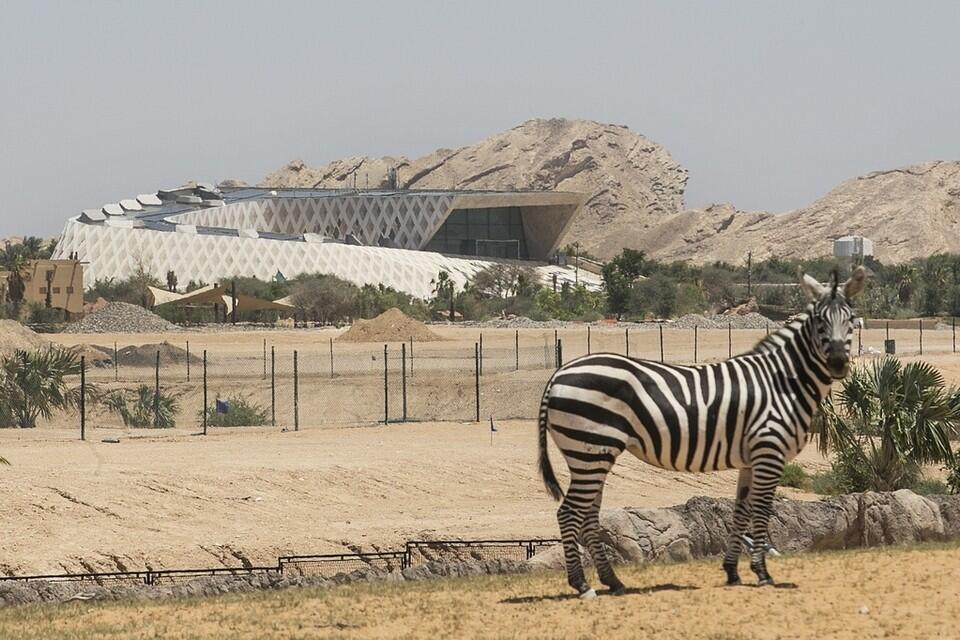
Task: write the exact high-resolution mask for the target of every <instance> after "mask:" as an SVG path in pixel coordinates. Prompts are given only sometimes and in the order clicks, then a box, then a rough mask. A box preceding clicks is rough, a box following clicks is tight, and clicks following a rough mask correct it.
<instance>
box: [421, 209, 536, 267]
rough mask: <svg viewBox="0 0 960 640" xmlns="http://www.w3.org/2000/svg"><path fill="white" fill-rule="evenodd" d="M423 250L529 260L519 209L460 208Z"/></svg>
mask: <svg viewBox="0 0 960 640" xmlns="http://www.w3.org/2000/svg"><path fill="white" fill-rule="evenodd" d="M424 248H425V249H426V250H427V251H437V252H439V253H452V254H456V255H463V256H485V257H489V258H513V259H527V258H529V257H530V256H529V253H528V252H527V240H526V237H525V236H524V234H523V219H522V216H521V212H520V208H519V207H495V208H491V209H458V210H456V211H454V212H452V213H451V214H450V217H449V218H447V220H446V222H444V223H443V226H441V227H440V229H439V230H438V231H437V233H436V234H435V235H434V236H433V238H432V239H431V240H430V242H429V243H427V246H426V247H424Z"/></svg>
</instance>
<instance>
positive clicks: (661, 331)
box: [657, 324, 663, 362]
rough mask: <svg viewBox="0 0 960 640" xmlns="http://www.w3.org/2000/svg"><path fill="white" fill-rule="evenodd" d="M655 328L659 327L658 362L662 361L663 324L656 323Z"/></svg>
mask: <svg viewBox="0 0 960 640" xmlns="http://www.w3.org/2000/svg"><path fill="white" fill-rule="evenodd" d="M657 328H658V329H660V362H663V325H662V324H658V325H657Z"/></svg>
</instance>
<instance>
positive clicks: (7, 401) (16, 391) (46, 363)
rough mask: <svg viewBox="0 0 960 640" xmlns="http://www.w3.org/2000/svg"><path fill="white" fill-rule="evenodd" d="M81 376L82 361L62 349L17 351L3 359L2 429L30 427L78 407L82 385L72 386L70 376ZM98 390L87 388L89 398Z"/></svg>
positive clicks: (0, 388) (0, 377) (0, 362)
mask: <svg viewBox="0 0 960 640" xmlns="http://www.w3.org/2000/svg"><path fill="white" fill-rule="evenodd" d="M79 374H80V359H79V358H78V357H77V355H76V354H74V353H73V352H71V351H68V350H66V349H62V348H59V347H52V348H49V349H43V350H37V351H23V350H20V349H18V350H17V351H15V352H13V353H12V354H9V355H7V356H4V357H3V358H2V359H0V426H17V427H20V428H30V427H35V426H37V419H38V418H44V419H49V418H50V416H51V415H52V414H53V412H54V411H62V410H65V409H70V408H73V407H76V406H77V405H78V404H79V403H80V386H79V385H77V386H70V385H69V384H68V383H67V377H68V376H74V375H79ZM96 393H97V390H96V388H95V387H94V386H93V385H89V384H88V385H87V394H88V395H87V397H88V398H91V399H95V396H96Z"/></svg>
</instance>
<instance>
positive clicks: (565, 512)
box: [557, 492, 597, 599]
mask: <svg viewBox="0 0 960 640" xmlns="http://www.w3.org/2000/svg"><path fill="white" fill-rule="evenodd" d="M557 521H558V522H559V523H560V538H561V539H562V540H563V559H564V563H565V564H566V566H567V582H568V583H569V584H570V586H571V587H573V588H574V589H576V591H577V593H578V594H579V595H580V597H581V598H584V599H587V598H592V597H595V596H596V595H597V594H596V592H594V590H593V589H591V588H590V585H589V584H587V578H586V576H584V574H583V563H582V561H581V558H580V548H579V546H578V544H577V543H578V542H579V537H580V531H581V529H582V527H583V521H584V511H583V507H582V506H581V505H579V504H578V502H577V498H576V496H575V495H574V496H571V494H570V492H567V495H566V496H565V497H564V498H563V502H561V503H560V508H559V509H557Z"/></svg>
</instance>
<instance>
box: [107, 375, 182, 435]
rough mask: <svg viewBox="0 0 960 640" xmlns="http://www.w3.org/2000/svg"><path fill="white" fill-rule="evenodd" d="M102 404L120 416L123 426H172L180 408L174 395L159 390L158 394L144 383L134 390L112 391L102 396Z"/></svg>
mask: <svg viewBox="0 0 960 640" xmlns="http://www.w3.org/2000/svg"><path fill="white" fill-rule="evenodd" d="M103 404H104V406H106V408H107V409H108V410H109V411H111V412H113V413H116V414H118V415H119V416H120V419H121V420H123V425H124V426H125V427H156V428H169V427H173V426H175V423H176V416H177V411H179V409H180V405H179V403H178V402H177V396H176V395H173V394H167V393H164V392H163V391H161V392H160V394H159V396H158V395H157V394H156V393H155V392H154V390H153V389H151V388H150V387H148V386H147V385H145V384H142V385H140V386H139V387H137V388H136V389H135V390H134V389H122V390H119V391H114V392H113V393H111V394H109V395H108V396H106V398H104V402H103Z"/></svg>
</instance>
